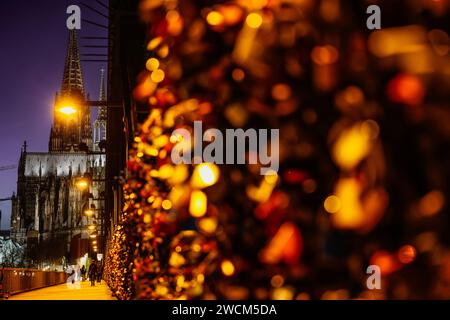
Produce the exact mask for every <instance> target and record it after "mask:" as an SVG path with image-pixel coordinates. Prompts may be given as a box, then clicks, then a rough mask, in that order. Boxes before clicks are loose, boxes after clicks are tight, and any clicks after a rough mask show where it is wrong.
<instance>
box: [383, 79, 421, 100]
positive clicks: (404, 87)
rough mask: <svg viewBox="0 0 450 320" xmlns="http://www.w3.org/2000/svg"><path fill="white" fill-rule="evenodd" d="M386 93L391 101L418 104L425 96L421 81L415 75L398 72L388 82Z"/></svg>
mask: <svg viewBox="0 0 450 320" xmlns="http://www.w3.org/2000/svg"><path fill="white" fill-rule="evenodd" d="M387 91H388V95H389V98H390V99H391V100H392V101H393V102H397V103H404V104H407V105H412V106H415V105H419V104H421V103H422V101H423V98H424V96H425V88H424V86H423V83H422V81H421V80H420V79H419V78H418V77H417V76H415V75H409V74H400V75H398V76H396V77H395V78H394V79H392V80H391V81H390V82H389V84H388V88H387Z"/></svg>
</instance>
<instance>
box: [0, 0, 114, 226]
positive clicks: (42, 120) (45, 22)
mask: <svg viewBox="0 0 450 320" xmlns="http://www.w3.org/2000/svg"><path fill="white" fill-rule="evenodd" d="M103 2H104V3H106V2H107V1H103ZM80 3H81V1H78V0H40V1H33V0H25V1H0V13H1V16H0V43H1V46H0V74H1V76H0V92H1V100H0V109H1V116H0V166H9V165H17V163H18V159H19V156H20V148H21V146H22V144H23V141H24V140H26V141H27V143H28V150H29V151H48V140H49V133H50V127H51V123H52V121H53V119H52V107H53V102H54V97H55V92H56V91H59V90H60V86H61V81H62V76H63V69H64V60H65V55H66V47H67V40H68V31H67V28H66V19H67V16H68V15H67V14H66V9H67V7H68V6H69V5H72V4H77V5H80V7H81V10H82V13H81V14H82V18H83V19H87V20H90V21H94V22H96V23H100V24H104V25H107V20H106V19H105V18H103V17H101V16H99V15H97V14H95V13H93V12H91V11H89V10H88V9H86V8H84V7H82V6H81V4H80ZM85 3H88V4H91V6H92V7H95V8H96V9H98V10H99V11H101V12H103V13H105V14H106V9H104V8H102V7H99V6H98V5H96V3H95V2H94V1H89V0H87V1H85ZM78 35H79V44H80V51H81V54H86V53H106V48H82V46H83V45H106V44H107V41H106V40H83V39H80V37H82V36H103V37H105V36H107V30H106V29H103V28H99V27H96V26H93V25H89V24H87V23H85V22H83V23H82V28H81V31H80V32H79V34H78ZM82 58H83V57H82ZM100 59H102V58H100ZM102 66H104V67H106V63H102V62H94V63H93V62H82V68H83V75H84V81H85V88H86V92H87V93H90V95H91V98H92V99H93V100H95V99H97V98H98V94H99V85H100V79H99V78H100V68H101V67H102ZM95 113H96V112H95V111H94V114H95ZM16 182H17V169H13V170H7V171H0V198H7V197H10V196H11V194H12V193H13V192H15V191H16ZM0 210H1V211H2V212H3V214H2V221H1V226H0V227H1V229H8V228H9V222H10V221H9V219H10V212H11V202H10V201H6V202H0Z"/></svg>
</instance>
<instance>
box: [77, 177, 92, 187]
mask: <svg viewBox="0 0 450 320" xmlns="http://www.w3.org/2000/svg"><path fill="white" fill-rule="evenodd" d="M75 185H76V187H77V188H78V189H80V190H85V189H87V187H89V180H88V179H86V178H81V179H78V180H77V182H76V183H75Z"/></svg>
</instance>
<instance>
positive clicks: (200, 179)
mask: <svg viewBox="0 0 450 320" xmlns="http://www.w3.org/2000/svg"><path fill="white" fill-rule="evenodd" d="M217 180H219V168H218V167H217V166H216V165H215V164H212V163H201V164H199V165H198V166H197V167H195V169H194V173H193V175H192V186H193V187H194V188H205V187H209V186H212V185H213V184H215V183H216V182H217Z"/></svg>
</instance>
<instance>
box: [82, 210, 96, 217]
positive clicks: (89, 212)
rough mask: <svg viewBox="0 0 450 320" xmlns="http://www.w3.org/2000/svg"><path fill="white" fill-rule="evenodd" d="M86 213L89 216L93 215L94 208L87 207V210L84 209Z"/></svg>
mask: <svg viewBox="0 0 450 320" xmlns="http://www.w3.org/2000/svg"><path fill="white" fill-rule="evenodd" d="M84 214H85V215H87V216H92V215H93V214H94V210H92V209H86V210H84Z"/></svg>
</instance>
